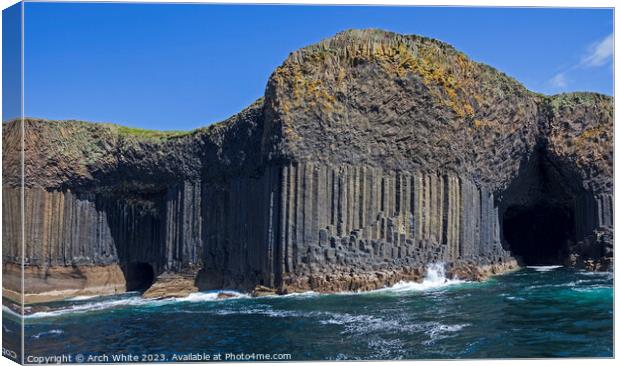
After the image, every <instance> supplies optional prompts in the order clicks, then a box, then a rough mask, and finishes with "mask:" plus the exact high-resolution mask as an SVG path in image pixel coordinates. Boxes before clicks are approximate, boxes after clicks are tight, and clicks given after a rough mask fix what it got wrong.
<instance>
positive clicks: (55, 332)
mask: <svg viewBox="0 0 620 366" xmlns="http://www.w3.org/2000/svg"><path fill="white" fill-rule="evenodd" d="M62 333H64V332H63V331H62V330H60V329H52V330H50V331H47V332H41V333H37V334H35V335H33V336H32V338H34V339H39V338H41V337H42V336H49V335H56V334H62Z"/></svg>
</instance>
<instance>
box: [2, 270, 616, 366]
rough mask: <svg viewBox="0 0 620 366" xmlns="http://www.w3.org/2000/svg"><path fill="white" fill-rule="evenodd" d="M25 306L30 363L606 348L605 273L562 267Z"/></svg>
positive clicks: (477, 354)
mask: <svg viewBox="0 0 620 366" xmlns="http://www.w3.org/2000/svg"><path fill="white" fill-rule="evenodd" d="M222 293H223V294H227V295H233V296H235V297H232V298H222V297H223V296H222V295H220V294H222ZM26 310H27V311H28V312H30V314H29V315H26V316H25V318H24V330H25V339H24V342H25V353H24V354H25V357H26V359H25V361H27V362H28V361H30V362H29V363H33V362H32V361H37V362H46V361H47V362H49V361H53V360H54V357H52V356H55V357H65V359H64V362H65V363H66V362H67V361H68V362H79V363H88V362H98V363H107V362H110V363H112V362H120V361H123V362H128V361H129V362H132V361H154V362H157V361H163V362H179V361H220V360H221V361H226V360H228V361H240V360H245V361H262V360H269V361H301V360H398V359H479V358H494V359H501V358H549V357H613V355H614V353H613V274H612V273H608V272H602V273H600V272H599V273H596V272H584V271H578V270H573V269H567V268H564V267H560V266H537V267H526V268H522V269H520V270H518V271H515V272H511V273H507V274H504V275H499V276H495V277H492V278H490V279H488V280H486V281H483V282H467V281H460V280H448V279H446V277H445V275H444V270H443V266H442V265H441V264H437V265H433V266H432V267H431V268H430V270H429V271H428V275H427V277H426V278H425V279H424V281H423V282H422V283H405V282H403V283H398V284H396V285H395V286H393V287H390V288H386V289H381V290H376V291H371V292H360V293H353V292H350V293H347V292H345V293H338V294H319V293H314V292H306V293H301V294H293V295H285V296H268V297H259V298H253V297H250V296H248V295H247V294H242V293H237V292H234V291H226V290H222V291H211V292H201V293H195V294H192V295H190V296H189V297H187V298H182V299H163V300H146V299H143V298H141V296H140V294H139V293H127V294H123V295H120V296H107V297H78V298H73V299H70V300H67V301H59V302H52V303H47V304H41V305H37V306H36V307H35V306H33V307H31V308H28V309H26ZM3 318H4V322H3V336H4V337H14V336H15V335H16V334H18V330H19V328H20V326H21V325H20V320H19V317H18V316H17V314H15V313H14V312H12V311H11V310H10V309H9V308H7V307H3ZM28 357H30V358H29V359H28ZM68 357H69V358H70V360H69V359H67V358H68Z"/></svg>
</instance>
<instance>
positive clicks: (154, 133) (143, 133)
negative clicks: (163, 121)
mask: <svg viewBox="0 0 620 366" xmlns="http://www.w3.org/2000/svg"><path fill="white" fill-rule="evenodd" d="M118 132H119V134H121V135H126V136H137V137H147V138H162V139H165V138H171V137H180V136H184V135H188V134H190V133H191V131H158V130H147V129H144V128H135V127H126V126H118Z"/></svg>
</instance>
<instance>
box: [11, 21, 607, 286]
mask: <svg viewBox="0 0 620 366" xmlns="http://www.w3.org/2000/svg"><path fill="white" fill-rule="evenodd" d="M612 116H613V100H612V98H610V97H606V96H602V95H598V94H589V93H575V94H563V95H559V96H552V97H546V96H541V95H538V94H534V93H532V92H529V91H528V90H526V89H525V88H524V87H523V86H521V85H520V84H519V83H517V82H516V81H514V80H512V79H511V78H509V77H507V76H506V75H504V74H502V73H500V72H498V71H496V70H495V69H493V68H491V67H489V66H486V65H482V64H478V63H475V62H473V61H471V60H469V59H468V58H467V57H466V56H465V55H463V54H462V53H460V52H458V51H456V50H455V49H453V48H452V47H450V46H448V45H446V44H444V43H441V42H438V41H435V40H431V39H426V38H422V37H417V36H401V35H397V34H393V33H387V32H382V31H377V30H366V31H347V32H343V33H340V34H338V35H336V36H335V37H333V38H331V39H328V40H326V41H323V42H321V43H319V44H317V45H313V46H310V47H307V48H304V49H302V50H299V51H296V52H294V53H292V54H291V55H290V57H289V58H288V59H287V60H286V61H285V62H284V63H283V64H282V66H280V67H279V68H278V69H277V70H276V71H275V72H274V74H273V75H272V77H271V78H270V80H269V83H268V85H267V89H266V93H265V98H264V99H260V100H258V101H257V102H256V103H254V104H253V105H252V106H250V107H248V108H247V109H246V110H244V111H242V112H241V113H239V114H238V115H236V116H234V117H232V118H230V119H229V120H227V121H224V122H221V123H219V124H215V125H212V126H210V127H207V128H203V129H198V130H196V131H193V132H190V133H187V134H170V135H167V134H163V133H159V134H153V133H136V132H132V131H127V130H126V129H124V128H122V127H119V126H115V125H110V124H92V123H85V122H77V121H43V120H32V119H28V120H25V121H24V122H23V123H24V126H23V127H24V131H25V135H24V136H23V137H24V150H25V161H24V168H25V169H24V176H23V177H22V175H21V166H20V164H21V154H20V149H21V144H20V141H21V137H22V136H21V127H22V126H21V123H20V122H13V123H8V124H5V125H4V126H3V131H4V134H3V138H4V140H3V141H4V151H3V158H4V166H3V179H4V182H5V186H4V187H3V194H4V196H3V197H4V200H3V202H4V207H3V212H4V217H3V220H4V225H3V228H4V233H3V235H4V238H5V243H4V245H3V260H4V262H5V263H21V261H22V259H23V260H24V261H25V263H26V265H27V266H30V267H32V268H36V269H37V271H34V272H36V273H37V276H36V278H35V277H33V281H35V279H36V280H38V279H40V278H41V273H47V275H49V276H52V277H53V276H54V273H55V271H57V272H58V271H59V268H66V267H71V266H74V267H75V266H77V267H87V266H112V267H114V266H118V267H119V268H120V269H121V270H122V271H123V273H124V276H125V280H126V286H127V287H133V286H137V285H136V284H142V283H146V282H144V281H146V279H145V278H142V277H148V276H147V275H146V274H148V273H150V272H149V271H152V275H154V276H156V277H157V276H158V277H159V279H158V280H156V284H155V285H154V286H153V287H154V288H156V289H157V291H154V290H153V291H151V292H152V293H156V294H164V293H165V285H164V284H165V283H176V284H177V286H178V287H179V289H178V292H187V291H188V290H187V289H191V288H193V285H191V284H189V285H188V280H187V279H188V278H194V279H195V284H196V286H197V287H198V288H199V289H208V288H238V289H242V290H251V289H254V288H255V287H256V286H262V287H260V288H259V289H262V290H260V291H258V290H257V291H258V292H261V293H262V292H265V291H266V292H270V291H272V290H269V289H275V291H277V292H280V293H285V292H291V291H302V290H308V289H314V290H319V291H339V290H366V289H373V288H378V287H383V286H386V285H390V284H393V283H395V282H397V281H400V280H420V279H421V278H422V277H423V276H424V271H425V268H426V265H427V264H428V263H430V262H437V261H442V262H446V263H448V264H449V268H450V269H451V273H453V274H455V275H459V276H467V277H471V278H479V277H483V276H484V275H486V274H489V273H496V272H498V271H502V270H507V269H510V268H512V267H514V266H515V262H514V257H517V259H519V260H520V261H521V262H522V263H525V264H540V263H545V264H551V263H553V264H555V263H564V264H567V265H573V266H579V267H583V268H586V269H590V270H606V269H609V268H610V266H611V263H612V258H613V218H612V212H613V207H612V206H613V170H612V166H613V145H612V141H613V124H612V121H613V118H612ZM22 178H23V179H24V183H25V186H24V190H23V193H24V200H25V215H24V217H25V219H26V221H25V235H26V237H25V238H24V241H23V242H24V243H25V248H24V253H23V255H22V248H21V245H20V243H21V242H22V239H21V237H20V232H21V231H20V225H21V223H20V221H19V215H18V213H19V207H20V204H19V202H20V192H21V190H20V188H19V187H20V184H21V181H22ZM22 257H23V258H22ZM476 268H478V270H477V269H476ZM138 269H139V270H138ZM112 273H115V272H114V271H112ZM136 273H145V275H144V276H141V275H136ZM45 276H46V275H43V277H45ZM179 284H181V285H179ZM265 289H266V290H265ZM77 290H78V291H79V290H80V289H77ZM175 291H176V290H175ZM26 292H28V281H26ZM173 292H174V291H173ZM153 296H160V295H153Z"/></svg>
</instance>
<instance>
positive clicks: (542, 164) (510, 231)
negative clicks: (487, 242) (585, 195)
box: [500, 142, 579, 265]
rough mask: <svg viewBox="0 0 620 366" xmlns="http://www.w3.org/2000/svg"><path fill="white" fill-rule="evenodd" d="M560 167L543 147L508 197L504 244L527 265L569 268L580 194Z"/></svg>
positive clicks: (503, 217) (505, 197)
mask: <svg viewBox="0 0 620 366" xmlns="http://www.w3.org/2000/svg"><path fill="white" fill-rule="evenodd" d="M560 164H561V163H559V162H557V161H553V160H551V159H550V158H549V157H548V155H547V153H546V148H545V144H544V142H541V143H540V145H539V146H538V147H537V148H536V150H535V151H534V154H532V155H531V156H530V158H529V159H527V160H526V161H524V162H523V165H522V166H521V169H520V172H519V174H518V175H517V176H516V177H515V179H514V180H513V181H512V183H511V184H510V186H509V187H508V189H507V190H506V191H504V192H503V195H502V198H501V200H500V202H501V203H500V218H501V234H502V244H503V245H504V249H507V250H510V252H511V253H512V254H513V255H514V256H515V258H517V260H519V261H520V263H521V264H522V265H557V264H563V262H564V261H565V260H566V259H567V256H568V254H569V245H570V243H571V242H574V241H575V237H576V221H575V219H576V217H575V209H576V206H575V205H576V198H577V195H578V193H579V188H578V186H576V185H575V183H574V182H575V181H576V180H575V177H573V176H572V175H571V174H567V170H566V169H561V165H560Z"/></svg>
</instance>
